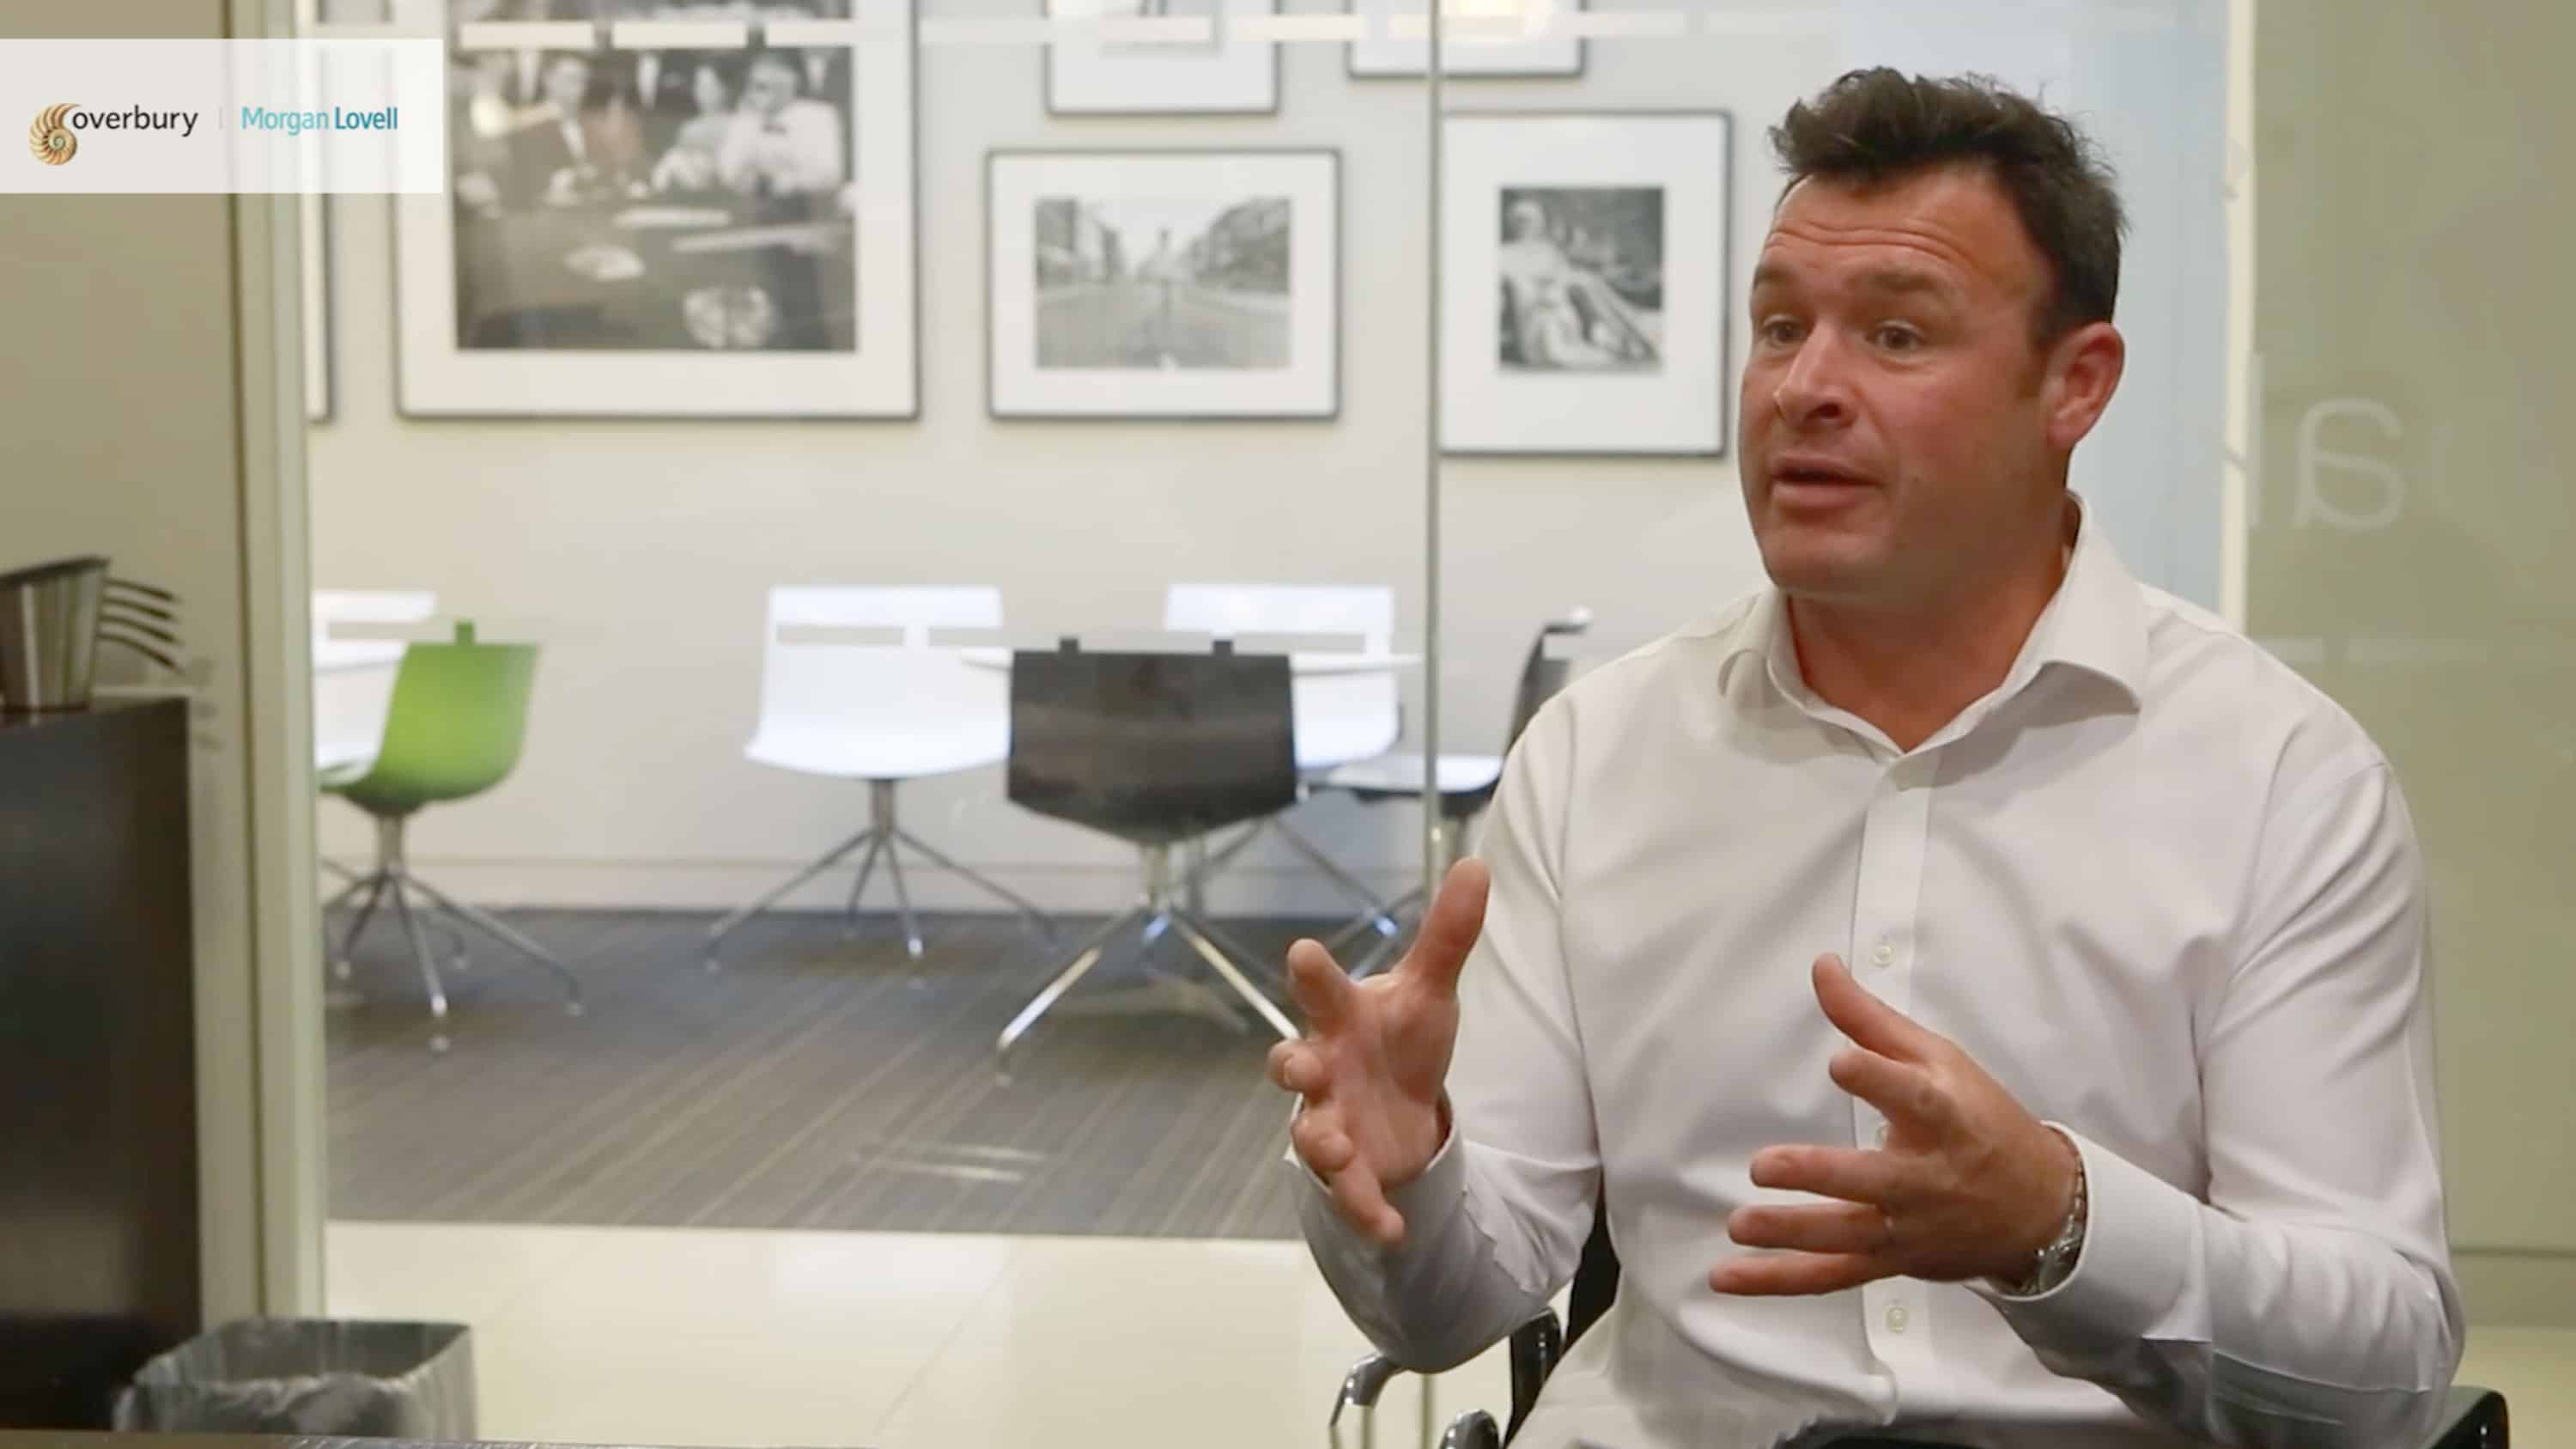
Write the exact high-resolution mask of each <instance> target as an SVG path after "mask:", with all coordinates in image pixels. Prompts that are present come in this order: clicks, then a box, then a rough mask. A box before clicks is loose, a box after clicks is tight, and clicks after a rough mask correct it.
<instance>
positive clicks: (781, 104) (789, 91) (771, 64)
mask: <svg viewBox="0 0 2576 1449" xmlns="http://www.w3.org/2000/svg"><path fill="white" fill-rule="evenodd" d="M794 99H796V73H795V72H794V71H792V70H790V69H788V68H787V66H786V64H785V63H784V62H781V61H775V60H764V61H762V62H760V63H759V64H757V65H755V66H753V67H752V68H751V75H750V77H749V78H748V79H746V80H745V81H744V82H743V83H742V103H743V104H744V105H745V106H746V107H748V108H750V109H751V110H754V111H757V112H759V113H760V114H761V115H764V116H774V115H777V114H778V113H779V112H780V111H783V110H785V109H787V103H788V102H789V101H792V100H794Z"/></svg>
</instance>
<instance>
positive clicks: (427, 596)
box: [313, 589, 438, 775]
mask: <svg viewBox="0 0 2576 1449" xmlns="http://www.w3.org/2000/svg"><path fill="white" fill-rule="evenodd" d="M437 613H438V595H436V594H434V593H432V592H430V591H428V590H426V589H315V590H314V591H313V768H314V771H315V772H316V773H317V774H323V775H338V774H350V775H358V774H364V773H366V767H367V764H368V762H369V761H371V760H373V759H375V757H376V750H377V749H378V747H380V746H381V745H382V744H383V743H384V738H385V711H386V710H388V709H389V708H391V707H392V705H393V697H394V675H395V673H396V672H397V671H399V670H400V669H401V667H402V656H403V641H402V640H400V639H344V638H339V637H336V633H337V630H338V627H339V626H340V625H343V624H419V623H426V622H427V621H428V620H429V619H430V618H432V617H433V616H435V615H436V614H437Z"/></svg>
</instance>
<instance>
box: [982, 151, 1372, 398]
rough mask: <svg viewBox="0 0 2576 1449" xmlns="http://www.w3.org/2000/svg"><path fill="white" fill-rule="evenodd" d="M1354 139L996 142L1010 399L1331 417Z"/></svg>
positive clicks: (991, 222)
mask: <svg viewBox="0 0 2576 1449" xmlns="http://www.w3.org/2000/svg"><path fill="white" fill-rule="evenodd" d="M1340 212H1341V156H1340V154H1339V153H1337V152H1333V151H1143V152H1113V151H996V152H994V153H992V155H991V156H990V157H989V158H988V159H987V163H986V175H985V224H986V227H987V231H988V236H989V242H988V254H987V263H986V264H987V268H988V277H989V287H988V291H989V294H990V302H989V304H988V317H987V327H988V332H987V335H988V339H989V340H988V344H987V345H988V347H989V349H990V351H989V355H988V358H987V365H988V372H989V378H990V381H989V391H990V397H991V409H992V412H993V415H994V416H996V417H1104V418H1105V417H1129V418H1133V417H1166V418H1234V417H1240V418H1255V417H1261V418H1297V417H1310V418H1320V417H1330V416H1332V415H1333V414H1334V412H1335V411H1336V409H1337V408H1338V406H1339V401H1340V372H1341V357H1340V317H1339V313H1340V301H1339V298H1340V292H1341V256H1340V234H1341V218H1340Z"/></svg>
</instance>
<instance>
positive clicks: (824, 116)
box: [790, 101, 841, 192]
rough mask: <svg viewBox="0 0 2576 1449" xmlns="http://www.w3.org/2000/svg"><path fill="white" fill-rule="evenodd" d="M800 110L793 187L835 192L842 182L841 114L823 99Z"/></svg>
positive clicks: (804, 190)
mask: <svg viewBox="0 0 2576 1449" xmlns="http://www.w3.org/2000/svg"><path fill="white" fill-rule="evenodd" d="M797 110H798V113H799V115H798V122H797V128H796V159H795V166H796V175H795V177H794V180H793V185H792V187H791V188H790V189H792V190H795V191H800V192H816V191H821V192H828V191H832V190H834V189H836V188H838V187H839V186H840V184H841V113H840V112H839V111H837V110H835V109H833V108H832V107H831V106H828V105H826V104H824V103H823V102H821V101H816V102H814V103H813V104H811V105H808V106H800V107H798V108H797Z"/></svg>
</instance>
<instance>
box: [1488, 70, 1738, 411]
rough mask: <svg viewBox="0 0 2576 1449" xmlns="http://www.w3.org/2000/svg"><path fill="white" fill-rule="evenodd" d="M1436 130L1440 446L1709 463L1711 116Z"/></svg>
mask: <svg viewBox="0 0 2576 1449" xmlns="http://www.w3.org/2000/svg"><path fill="white" fill-rule="evenodd" d="M1444 127H1445V129H1444V131H1443V135H1442V148H1443V162H1444V173H1443V186H1442V192H1441V198H1440V208H1441V211H1440V227H1441V258H1440V269H1441V276H1440V292H1441V296H1440V319H1441V320H1440V345H1441V358H1442V363H1443V367H1442V373H1441V389H1440V390H1441V398H1440V402H1441V446H1442V448H1443V449H1444V450H1445V451H1447V452H1451V453H1549V454H1653V455H1666V456H1690V457H1718V456H1721V455H1723V454H1724V453H1725V452H1726V446H1727V433H1728V429H1729V427H1730V423H1729V417H1728V414H1729V405H1728V404H1729V399H1728V389H1727V341H1728V303H1727V296H1726V294H1727V278H1728V276H1729V275H1730V273H1729V270H1728V269H1729V266H1730V251H1729V246H1728V228H1729V224H1730V222H1729V205H1728V195H1729V189H1730V183H1731V176H1730V168H1729V164H1728V157H1729V154H1730V152H1729V143H1730V139H1731V135H1730V124H1729V119H1728V117H1727V115H1726V113H1724V112H1722V111H1691V112H1588V113H1534V112H1526V111H1524V112H1513V113H1510V114H1474V113H1453V114H1451V115H1450V116H1448V117H1447V118H1445V121H1444Z"/></svg>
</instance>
